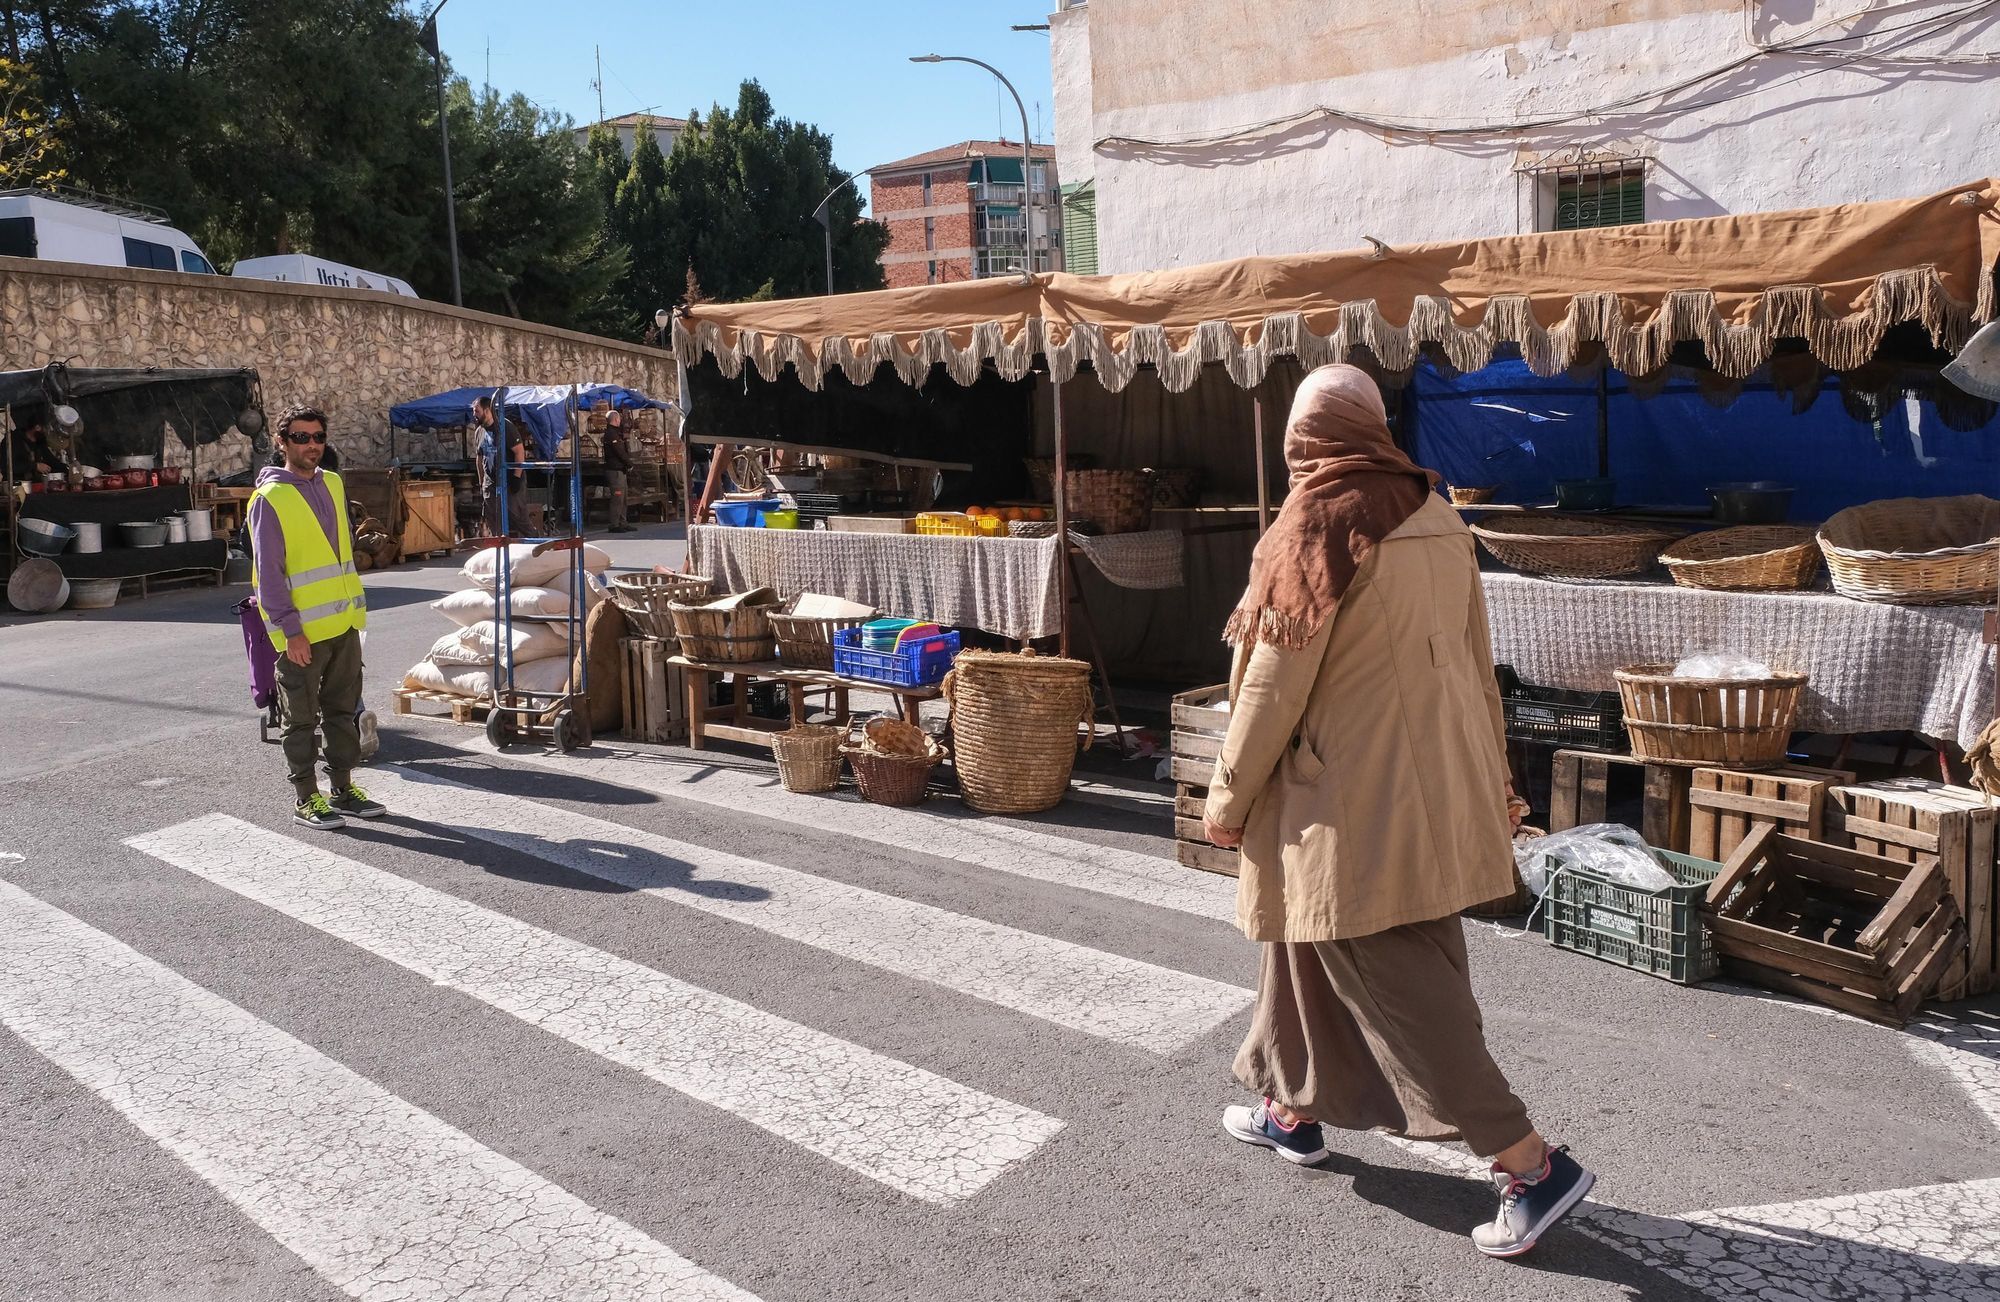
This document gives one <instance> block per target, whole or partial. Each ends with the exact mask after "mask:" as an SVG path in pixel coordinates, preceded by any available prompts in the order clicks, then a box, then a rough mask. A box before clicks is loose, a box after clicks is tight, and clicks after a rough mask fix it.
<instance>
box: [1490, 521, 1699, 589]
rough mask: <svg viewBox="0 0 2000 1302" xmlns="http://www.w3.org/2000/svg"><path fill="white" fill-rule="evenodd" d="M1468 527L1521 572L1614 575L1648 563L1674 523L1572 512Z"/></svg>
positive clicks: (1566, 576) (1676, 532) (1594, 576)
mask: <svg viewBox="0 0 2000 1302" xmlns="http://www.w3.org/2000/svg"><path fill="white" fill-rule="evenodd" d="M1472 532H1473V535H1474V536H1475V537H1477V538H1478V539H1479V541H1480V543H1481V544H1482V545H1484V546H1485V548H1486V550H1487V551H1489V552H1492V553H1493V555H1494V556H1496V557H1497V558H1499V560H1500V561H1501V562H1502V563H1503V564H1506V565H1511V566H1513V567H1514V568H1515V569H1517V570H1520V571H1521V572H1522V573H1524V574H1547V575H1552V576H1554V577H1556V578H1562V579H1615V578H1618V577H1620V576H1621V575H1626V574H1637V573H1638V572H1639V571H1641V570H1643V569H1645V568H1646V567H1648V566H1649V565H1651V564H1653V561H1654V558H1655V557H1657V556H1658V555H1659V553H1660V548H1661V547H1663V546H1664V545H1666V544H1667V543H1670V542H1672V541H1673V540H1674V539H1676V538H1678V537H1680V531H1679V530H1678V529H1662V528H1659V527H1657V526H1653V525H1644V524H1629V523H1625V522H1622V521H1618V520H1599V519H1593V518H1590V517H1587V516H1572V515H1522V516H1512V517H1507V516H1501V517H1495V518H1491V519H1486V520H1482V521H1480V522H1479V523H1478V524H1475V525H1473V526H1472Z"/></svg>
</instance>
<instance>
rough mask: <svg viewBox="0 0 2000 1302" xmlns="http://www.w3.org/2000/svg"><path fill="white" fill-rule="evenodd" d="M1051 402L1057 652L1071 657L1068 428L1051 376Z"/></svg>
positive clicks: (1059, 389)
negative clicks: (1059, 616) (1058, 617)
mask: <svg viewBox="0 0 2000 1302" xmlns="http://www.w3.org/2000/svg"><path fill="white" fill-rule="evenodd" d="M1049 403H1050V405H1051V406H1052V407H1054V408H1055V430H1056V470H1055V474H1054V476H1052V478H1053V481H1054V486H1055V491H1056V583H1057V590H1056V597H1057V602H1058V607H1059V609H1060V610H1061V611H1062V625H1061V630H1062V631H1061V638H1060V642H1059V645H1058V654H1060V655H1061V656H1062V657H1063V659H1065V660H1067V659H1068V658H1069V603H1070V591H1069V432H1068V431H1067V430H1065V429H1064V428H1063V403H1062V381H1060V380H1058V379H1056V378H1055V377H1054V376H1053V375H1051V376H1050V377H1049Z"/></svg>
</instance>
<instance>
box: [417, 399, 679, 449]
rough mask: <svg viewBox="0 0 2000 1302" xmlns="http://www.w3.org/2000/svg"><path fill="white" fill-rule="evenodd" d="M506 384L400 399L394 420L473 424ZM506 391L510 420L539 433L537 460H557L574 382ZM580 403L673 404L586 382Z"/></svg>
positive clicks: (434, 425)
mask: <svg viewBox="0 0 2000 1302" xmlns="http://www.w3.org/2000/svg"><path fill="white" fill-rule="evenodd" d="M501 387H503V386H499V385H474V386H472V387H470V388H465V389H451V390H449V391H447V392H445V393H434V394H432V395H431V396H430V397H428V398H416V399H413V400H411V401H409V402H399V403H397V404H396V405H395V406H393V407H391V408H389V423H390V424H391V425H393V426H395V427H396V428H397V429H410V430H417V429H455V428H457V427H458V426H460V425H470V424H472V423H473V421H472V400H473V399H474V398H490V397H492V396H493V395H494V394H496V393H498V392H499V391H500V389H501ZM504 387H505V389H506V391H507V401H506V416H507V423H508V424H510V425H511V424H515V423H516V422H518V423H520V424H522V425H525V426H527V427H528V430H529V431H530V432H531V433H532V434H533V435H534V439H535V453H536V456H537V458H538V459H540V460H543V461H552V460H554V459H555V455H556V445H557V444H558V443H561V442H562V441H563V436H564V435H565V434H566V433H567V432H568V428H569V426H568V421H567V419H566V418H565V417H564V415H563V408H564V407H565V406H566V405H568V403H569V401H570V393H571V390H570V386H568V385H566V384H560V385H558V384H510V385H506V386H504ZM575 394H576V403H577V406H578V407H579V408H581V409H583V410H589V409H590V408H591V407H592V406H595V405H596V404H597V403H600V402H608V403H610V404H611V405H612V406H614V407H618V408H622V409H624V410H627V411H631V410H634V409H636V408H639V407H658V408H661V409H662V410H665V409H668V408H671V407H672V406H673V404H672V403H670V402H661V401H660V400H658V399H657V398H649V397H647V396H646V395H645V394H643V393H641V392H639V391H638V390H637V389H627V388H625V387H624V386H622V385H617V384H582V385H578V386H577V387H576V390H575Z"/></svg>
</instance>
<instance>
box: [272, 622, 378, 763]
mask: <svg viewBox="0 0 2000 1302" xmlns="http://www.w3.org/2000/svg"><path fill="white" fill-rule="evenodd" d="M278 705H279V715H280V717H281V718H282V719H283V722H284V728H283V730H282V731H281V733H280V738H281V740H282V741H283V742H284V750H285V768H286V770H287V773H286V776H288V777H289V778H291V780H292V790H293V791H294V792H296V793H297V794H298V798H299V799H300V800H301V801H303V800H305V799H307V798H308V797H310V796H311V795H312V794H313V793H314V792H316V791H318V790H319V777H318V775H317V774H315V773H314V772H313V766H314V765H315V764H316V763H317V762H318V761H319V735H318V734H324V735H325V737H326V764H327V767H328V768H329V769H331V770H332V771H333V788H334V790H335V791H336V792H337V791H339V790H341V789H342V788H343V787H345V786H346V785H347V783H348V782H349V780H350V779H351V777H352V775H353V773H354V766H355V765H356V764H359V763H360V762H361V729H360V728H359V727H358V726H357V725H356V723H355V717H354V716H355V714H356V712H357V711H359V710H360V708H361V634H360V632H359V631H358V630H356V629H349V630H347V631H346V632H345V633H342V634H341V635H340V636H339V637H336V638H331V639H329V640H327V641H325V642H315V643H313V648H312V663H311V664H310V665H295V664H293V663H292V662H291V658H290V657H288V656H286V655H285V654H283V653H282V652H280V653H279V655H278Z"/></svg>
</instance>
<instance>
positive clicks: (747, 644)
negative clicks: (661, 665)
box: [667, 601, 779, 665]
mask: <svg viewBox="0 0 2000 1302" xmlns="http://www.w3.org/2000/svg"><path fill="white" fill-rule="evenodd" d="M667 609H668V610H669V611H670V612H672V614H673V617H674V634H675V636H677V637H679V638H680V640H681V654H682V655H684V656H686V657H687V658H688V659H690V660H699V661H701V662H702V663H704V664H726V665H747V664H754V663H756V662H758V661H762V660H772V659H775V658H776V657H777V654H778V638H777V634H775V633H774V632H772V631H771V612H773V611H775V610H777V609H779V603H777V602H775V601H772V602H768V603H763V604H759V605H754V606H752V605H743V606H733V607H730V608H728V609H725V610H715V609H711V608H709V607H707V606H688V605H683V604H682V603H680V602H678V601H675V602H669V603H668V605H667Z"/></svg>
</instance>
